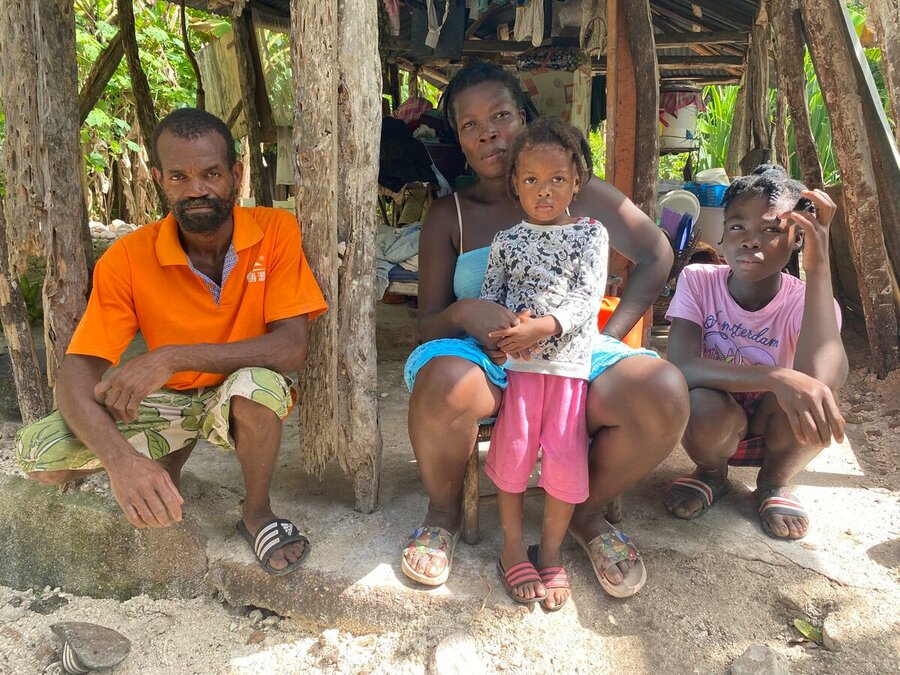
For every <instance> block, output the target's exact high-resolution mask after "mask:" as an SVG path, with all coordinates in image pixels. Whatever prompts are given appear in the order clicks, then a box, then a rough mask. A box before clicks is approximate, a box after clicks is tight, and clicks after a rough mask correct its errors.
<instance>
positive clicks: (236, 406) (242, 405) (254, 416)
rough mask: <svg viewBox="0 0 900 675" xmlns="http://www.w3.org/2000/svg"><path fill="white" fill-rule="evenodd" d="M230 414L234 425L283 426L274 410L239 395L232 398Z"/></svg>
mask: <svg viewBox="0 0 900 675" xmlns="http://www.w3.org/2000/svg"><path fill="white" fill-rule="evenodd" d="M230 412H231V420H232V423H233V424H237V425H240V426H244V427H248V426H250V427H264V426H269V425H272V424H276V423H277V424H281V418H279V417H278V415H277V414H276V413H275V411H274V410H272V408H270V407H269V406H267V405H264V404H263V403H258V402H256V401H253V400H251V399H249V398H247V397H246V396H240V395H238V394H235V395H234V396H232V397H231V404H230Z"/></svg>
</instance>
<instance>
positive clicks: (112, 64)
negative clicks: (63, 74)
mask: <svg viewBox="0 0 900 675" xmlns="http://www.w3.org/2000/svg"><path fill="white" fill-rule="evenodd" d="M124 54H125V49H124V47H123V46H122V33H121V31H120V32H118V33H116V34H115V36H114V37H113V39H112V40H110V41H109V44H107V45H106V47H104V48H103V51H102V52H100V56H99V57H97V60H96V61H94V65H93V66H92V67H91V72H90V74H89V75H88V76H87V79H86V80H85V81H84V84H83V85H82V87H81V91H80V92H78V124H79V126H80V125H82V124H84V121H85V120H86V119H87V116H88V115H89V114H90V112H91V110H93V109H94V106H95V105H97V101H99V100H100V96H102V95H103V90H104V89H106V85H107V83H108V82H109V79H110V78H111V77H112V76H113V73H115V72H116V68H118V67H119V62H120V61H121V60H122V56H123V55H124Z"/></svg>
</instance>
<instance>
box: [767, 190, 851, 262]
mask: <svg viewBox="0 0 900 675" xmlns="http://www.w3.org/2000/svg"><path fill="white" fill-rule="evenodd" d="M800 194H801V195H802V196H804V197H806V198H807V199H809V200H810V201H811V202H812V203H813V204H815V207H816V212H815V213H811V212H809V211H786V212H784V213H780V214H778V217H779V218H790V219H791V220H793V221H794V222H795V223H797V225H799V226H800V228H801V229H802V230H803V239H804V244H803V269H804V270H805V271H806V272H807V273H810V272H813V271H816V270H819V269H823V268H824V269H828V266H829V262H828V230H829V228H830V227H831V221H832V219H833V218H834V214H835V213H837V206H836V205H835V203H834V201H833V200H832V199H831V197H829V196H828V193H827V192H825V191H823V190H803V192H801V193H800Z"/></svg>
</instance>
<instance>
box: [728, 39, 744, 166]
mask: <svg viewBox="0 0 900 675" xmlns="http://www.w3.org/2000/svg"><path fill="white" fill-rule="evenodd" d="M747 56H748V58H749V52H748V54H747ZM748 91H749V87H748V86H747V69H746V68H745V69H744V75H743V76H742V77H741V85H740V89H738V93H737V98H736V100H735V102H734V115H733V116H732V118H731V135H730V137H729V139H728V153H727V154H726V157H725V170H726V171H727V172H728V175H729V176H732V177H735V176H737V175H739V174H740V171H741V159H742V158H743V157H744V155H746V154H747V150H748V149H749V146H750V141H749V138H750V133H749V124H748V122H747V105H748V104H747V94H748Z"/></svg>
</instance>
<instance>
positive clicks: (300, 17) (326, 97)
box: [291, 0, 340, 477]
mask: <svg viewBox="0 0 900 675" xmlns="http://www.w3.org/2000/svg"><path fill="white" fill-rule="evenodd" d="M337 31H338V0H320V1H319V2H308V0H291V59H292V64H293V74H294V101H295V106H294V153H295V160H294V161H295V162H297V167H296V168H297V176H298V178H297V197H296V202H297V216H298V218H299V220H300V225H301V228H302V230H303V248H304V251H305V252H306V256H307V258H308V259H309V264H310V266H311V267H312V271H313V274H314V275H315V277H316V280H317V281H318V282H319V286H320V287H321V289H322V292H323V293H324V295H325V299H326V300H327V301H328V304H329V306H330V309H329V310H328V311H327V312H326V313H325V314H323V315H322V316H320V317H319V318H318V319H316V320H315V321H313V322H312V325H311V326H310V337H309V343H310V347H309V355H308V356H307V358H306V365H305V366H304V367H303V371H302V372H301V373H300V406H299V408H300V445H301V447H302V448H303V453H302V457H303V462H304V467H305V469H306V470H307V471H309V472H311V473H315V474H317V475H318V476H320V477H321V476H322V475H324V471H325V463H326V462H327V461H328V460H329V459H331V458H333V457H334V456H335V455H336V454H337V447H338V423H337V411H338V410H339V409H340V406H339V403H338V384H337V379H338V375H337V373H338V354H337V339H338V318H339V309H338V264H339V261H338V242H337V229H338V228H337V219H338V189H339V182H338V147H337V131H338V95H337V92H338V60H337V39H338V32H337Z"/></svg>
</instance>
